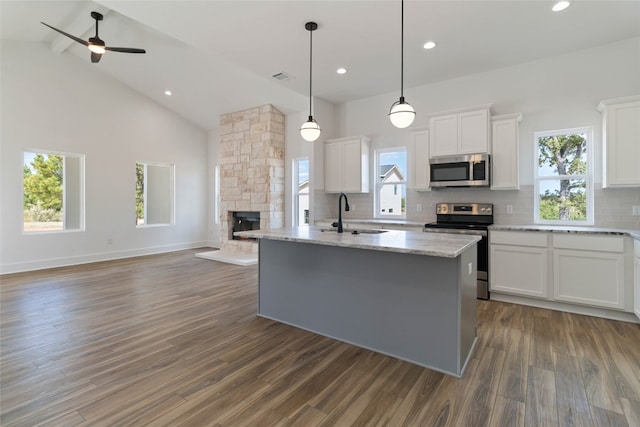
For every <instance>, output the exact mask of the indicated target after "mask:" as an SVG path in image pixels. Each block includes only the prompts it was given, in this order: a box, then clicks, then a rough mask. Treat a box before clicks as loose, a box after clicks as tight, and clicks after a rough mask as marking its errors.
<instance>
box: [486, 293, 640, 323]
mask: <svg viewBox="0 0 640 427" xmlns="http://www.w3.org/2000/svg"><path fill="white" fill-rule="evenodd" d="M490 298H491V300H493V301H501V302H510V303H514V304H521V305H529V306H531V307H538V308H547V309H549V310H556V311H566V312H567V313H575V314H584V315H586V316H594V317H603V318H605V319H611V320H620V321H623V322H631V323H640V319H638V318H637V317H636V316H635V314H634V313H628V312H626V311H618V310H608V309H606V308H598V307H589V306H585V305H578V304H568V303H564V302H558V301H545V300H539V299H535V298H527V297H521V296H518V295H508V294H500V293H496V292H491V295H490Z"/></svg>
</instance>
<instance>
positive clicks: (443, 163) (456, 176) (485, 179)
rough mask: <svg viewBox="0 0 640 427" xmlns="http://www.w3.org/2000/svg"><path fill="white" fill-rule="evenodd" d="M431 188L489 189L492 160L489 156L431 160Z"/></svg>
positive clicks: (473, 155)
mask: <svg viewBox="0 0 640 427" xmlns="http://www.w3.org/2000/svg"><path fill="white" fill-rule="evenodd" d="M429 166H430V167H429V169H430V175H431V187H488V186H489V184H490V175H491V158H490V156H489V155H488V154H467V155H460V156H446V157H436V158H433V159H431V160H430V162H429Z"/></svg>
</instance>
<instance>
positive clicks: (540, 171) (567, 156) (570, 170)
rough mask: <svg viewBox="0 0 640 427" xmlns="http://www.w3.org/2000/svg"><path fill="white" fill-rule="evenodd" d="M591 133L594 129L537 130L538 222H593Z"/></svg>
mask: <svg viewBox="0 0 640 427" xmlns="http://www.w3.org/2000/svg"><path fill="white" fill-rule="evenodd" d="M592 133H593V131H592V129H591V128H580V129H565V130H560V131H552V132H536V134H535V152H536V154H537V155H536V164H535V167H534V171H535V172H534V174H535V176H534V184H535V191H534V195H535V215H534V221H535V222H536V223H539V224H565V225H566V224H569V225H592V224H593V183H592V181H593V180H592V174H591V163H592V162H593V159H592V152H593V151H592V149H591V146H592V142H591V141H592Z"/></svg>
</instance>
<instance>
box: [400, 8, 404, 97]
mask: <svg viewBox="0 0 640 427" xmlns="http://www.w3.org/2000/svg"><path fill="white" fill-rule="evenodd" d="M400 99H401V100H403V99H404V0H402V5H401V7H400Z"/></svg>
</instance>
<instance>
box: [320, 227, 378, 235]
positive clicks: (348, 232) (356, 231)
mask: <svg viewBox="0 0 640 427" xmlns="http://www.w3.org/2000/svg"><path fill="white" fill-rule="evenodd" d="M320 231H323V232H324V231H332V232H334V233H335V232H337V231H338V229H337V228H321V229H320ZM387 231H389V230H361V229H359V228H358V229H352V230H349V229H345V230H344V233H345V234H381V233H386V232H387Z"/></svg>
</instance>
